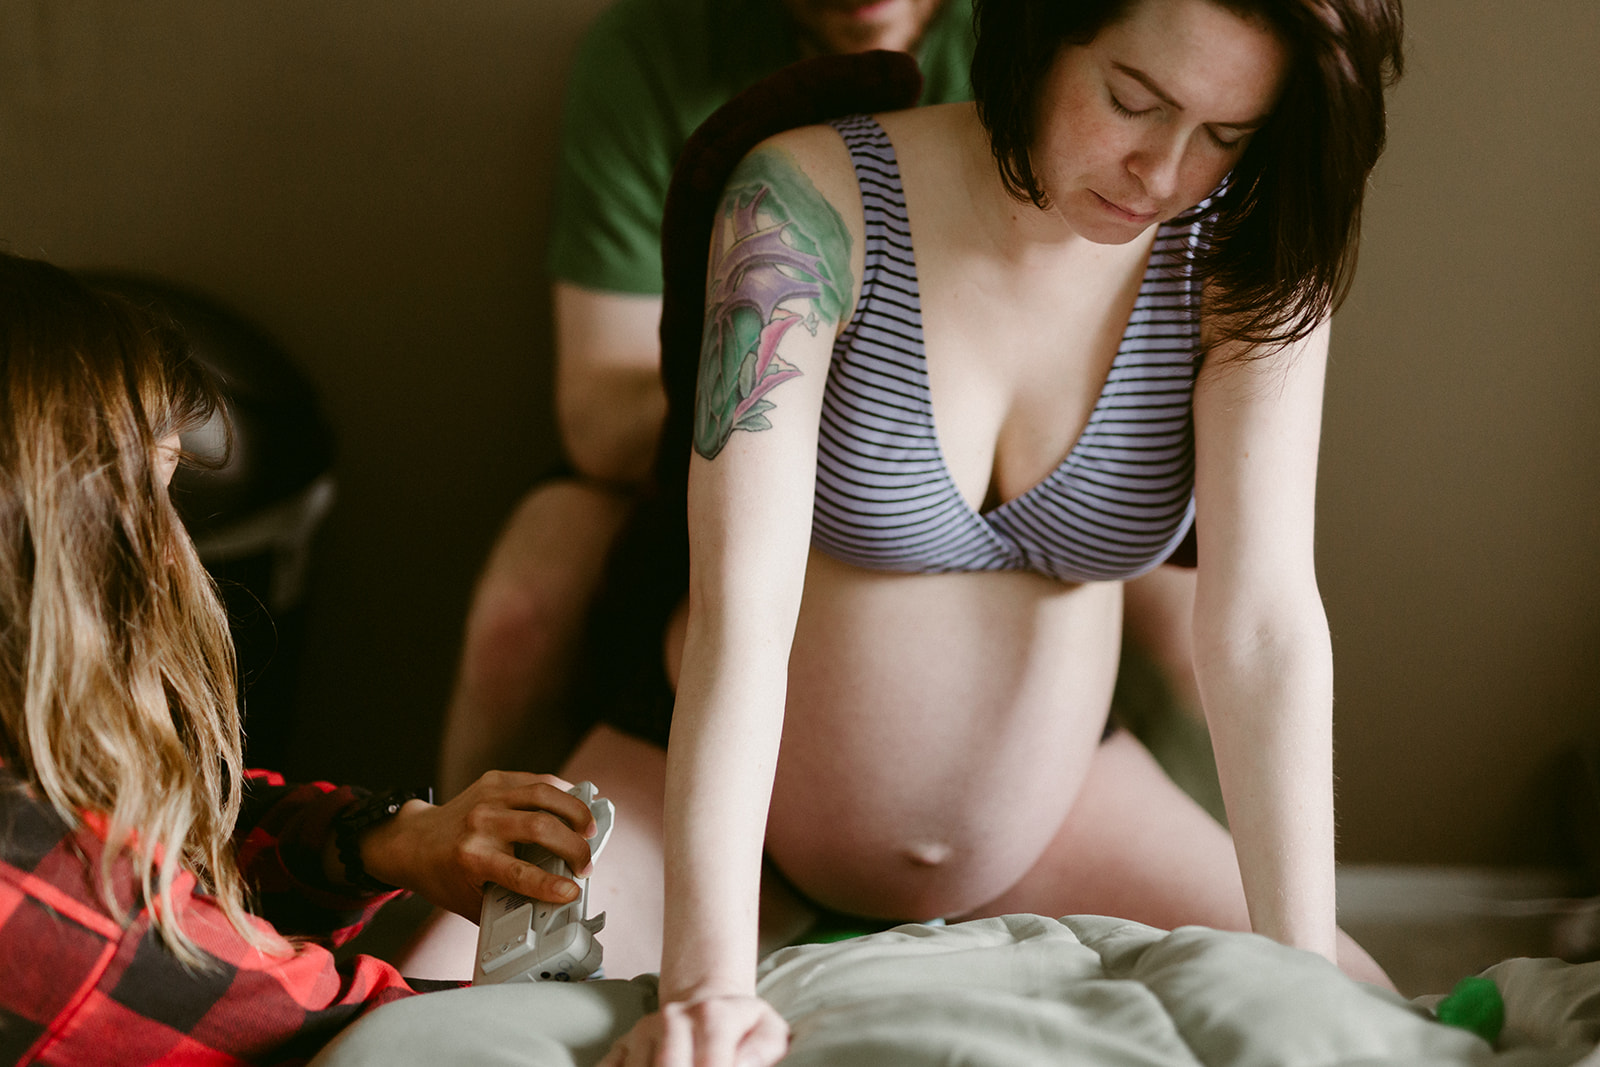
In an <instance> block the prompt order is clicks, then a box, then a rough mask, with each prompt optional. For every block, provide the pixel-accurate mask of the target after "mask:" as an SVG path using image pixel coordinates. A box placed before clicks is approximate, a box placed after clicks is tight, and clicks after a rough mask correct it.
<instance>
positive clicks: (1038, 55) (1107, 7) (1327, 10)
mask: <svg viewBox="0 0 1600 1067" xmlns="http://www.w3.org/2000/svg"><path fill="white" fill-rule="evenodd" d="M1136 2H1137V0H975V14H974V20H975V23H976V26H977V34H978V45H977V51H976V53H975V54H974V57H973V61H972V88H973V93H974V96H975V98H976V100H977V105H978V115H979V117H980V118H981V119H982V121H983V124H984V126H985V128H986V129H987V130H988V131H989V140H990V146H991V148H992V149H993V151H994V156H995V161H996V163H997V164H998V166H999V169H1000V177H1001V180H1002V181H1003V182H1004V183H1005V185H1006V188H1007V189H1008V190H1009V191H1010V192H1011V194H1012V195H1013V196H1015V197H1016V198H1017V199H1019V200H1026V201H1032V202H1033V203H1034V204H1036V205H1038V206H1039V207H1041V208H1042V207H1046V206H1048V205H1049V202H1050V201H1049V190H1047V189H1044V188H1042V187H1041V186H1040V183H1039V179H1038V176H1037V175H1036V174H1035V173H1034V169H1033V164H1032V160H1031V158H1030V153H1031V150H1032V147H1033V145H1034V142H1035V138H1036V136H1037V132H1038V126H1039V115H1038V114H1037V110H1038V109H1037V101H1038V99H1039V93H1040V88H1041V86H1042V84H1043V81H1044V79H1045V77H1046V76H1047V75H1048V74H1049V72H1050V69H1051V67H1052V65H1053V64H1054V62H1055V59H1056V57H1057V55H1058V54H1059V53H1060V51H1061V48H1062V47H1063V46H1065V45H1074V44H1076V45H1082V44H1087V43H1088V42H1090V41H1092V40H1093V39H1094V37H1095V36H1096V35H1097V34H1098V33H1099V32H1100V31H1101V30H1102V29H1103V28H1105V27H1106V26H1108V25H1110V24H1111V23H1113V22H1115V21H1117V20H1118V19H1120V18H1122V17H1123V16H1124V15H1125V14H1126V13H1127V11H1128V10H1129V9H1130V8H1131V7H1132V6H1133V5H1134V3H1136ZM1216 2H1217V3H1219V4H1221V6H1223V7H1225V8H1227V9H1228V10H1229V11H1233V12H1235V13H1237V14H1239V15H1241V16H1244V17H1247V18H1254V19H1260V20H1262V21H1263V22H1265V23H1266V24H1267V25H1269V26H1271V27H1272V28H1273V29H1274V30H1275V31H1276V32H1277V33H1278V34H1279V35H1280V37H1281V38H1282V39H1283V41H1284V42H1285V43H1286V44H1287V45H1288V47H1289V51H1290V56H1291V58H1290V66H1289V73H1288V78H1287V80H1286V81H1285V83H1284V87H1283V93H1282V96H1281V97H1280V98H1279V100H1278V104H1277V107H1276V108H1275V109H1274V110H1273V114H1272V117H1271V119H1270V120H1269V121H1268V122H1267V124H1266V125H1265V126H1264V127H1262V128H1261V129H1260V130H1259V131H1257V132H1256V134H1255V135H1254V137H1253V138H1252V139H1251V142H1250V145H1249V147H1248V148H1246V150H1245V152H1244V155H1243V156H1242V157H1241V158H1240V160H1239V162H1238V164H1237V165H1236V166H1235V167H1234V169H1233V172H1232V174H1231V176H1230V178H1229V180H1228V182H1227V183H1226V188H1225V191H1224V192H1223V193H1222V194H1221V195H1220V196H1218V197H1217V198H1216V199H1215V200H1214V201H1213V209H1212V211H1211V212H1210V214H1209V215H1208V217H1207V218H1206V220H1205V234H1206V242H1205V247H1204V248H1203V249H1202V250H1201V251H1200V252H1199V253H1198V254H1197V257H1196V263H1195V267H1196V269H1197V270H1198V271H1199V272H1200V274H1201V276H1202V277H1203V278H1204V279H1205V280H1206V283H1207V293H1206V299H1207V309H1208V311H1209V312H1210V313H1212V314H1213V315H1214V316H1215V320H1214V321H1215V322H1216V323H1217V324H1218V330H1217V333H1216V337H1217V339H1218V340H1228V341H1240V342H1245V343H1248V344H1255V345H1263V346H1273V345H1279V344H1284V343H1287V342H1289V341H1293V340H1296V339H1298V338H1301V337H1304V336H1305V335H1306V334H1308V333H1310V332H1311V331H1312V330H1313V329H1314V328H1315V327H1316V326H1317V324H1318V323H1319V322H1321V321H1322V320H1323V319H1324V318H1326V317H1327V316H1328V315H1329V314H1330V313H1331V312H1332V311H1333V309H1334V308H1336V307H1337V306H1338V305H1339V303H1340V302H1341V301H1342V300H1343V299H1344V296H1345V294H1346V292H1347V291H1348V290H1349V288H1350V281H1351V278H1352V276H1353V274H1354V271H1355V261H1356V247H1357V243H1358V239H1359V234H1360V228H1361V202H1362V197H1363V195H1364V193H1365V192H1366V184H1367V176H1368V175H1369V174H1370V173H1371V171H1372V167H1373V165H1374V164H1375V163H1377V161H1378V155H1379V154H1380V153H1381V152H1382V151H1383V143H1384V103H1383V97H1384V90H1385V89H1386V88H1387V87H1388V86H1390V85H1392V84H1393V83H1394V81H1395V79H1397V78H1398V77H1399V75H1400V71H1401V66H1402V56H1401V47H1400V46H1401V37H1402V21H1403V20H1402V14H1401V9H1400V0H1216Z"/></svg>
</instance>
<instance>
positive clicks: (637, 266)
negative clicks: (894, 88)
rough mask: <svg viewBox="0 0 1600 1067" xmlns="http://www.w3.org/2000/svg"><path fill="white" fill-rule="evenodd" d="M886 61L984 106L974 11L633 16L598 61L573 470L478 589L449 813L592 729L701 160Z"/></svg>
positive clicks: (590, 60)
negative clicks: (767, 83) (602, 598)
mask: <svg viewBox="0 0 1600 1067" xmlns="http://www.w3.org/2000/svg"><path fill="white" fill-rule="evenodd" d="M874 48H886V49H893V50H898V51H909V52H911V53H912V54H913V55H915V56H916V58H917V62H918V65H919V67H920V68H921V70H922V73H923V79H924V88H923V96H922V102H923V103H946V102H952V101H964V100H970V99H971V98H972V96H971V88H970V85H969V81H968V67H969V65H970V63H971V60H972V49H973V35H972V5H971V0H877V2H875V3H868V4H860V3H853V2H851V0H617V2H616V3H615V4H613V5H612V6H610V7H609V8H608V9H607V10H606V11H604V12H602V13H601V14H600V15H599V16H598V17H597V19H596V20H595V22H594V24H593V25H592V26H591V28H590V30H589V32H588V34H587V35H586V37H585V38H584V40H583V42H582V43H581V45H580V47H579V51H578V53H577V56H576V58H575V61H574V64H573V72H572V76H571V82H570V84H569V87H568V96H567V101H566V109H565V114H564V118H563V124H562V138H561V146H560V161H559V168H558V173H557V177H556V190H555V205H554V212H553V222H552V234H551V240H550V247H549V271H550V276H551V279H552V297H553V302H554V311H555V327H556V409H557V421H558V424H559V428H560V435H561V442H562V446H563V452H564V454H565V458H566V461H567V464H568V465H569V470H568V471H566V472H564V473H563V475H562V476H560V477H556V478H552V479H549V480H546V481H544V482H542V483H541V484H540V485H538V486H537V487H535V488H534V489H533V490H532V491H531V492H530V493H529V494H528V495H527V496H526V497H524V498H523V500H522V501H521V502H520V503H519V504H518V506H517V508H516V510H515V511H514V512H513V514H512V516H511V518H510V520H509V521H508V522H507V524H506V526H505V528H504V529H503V530H502V531H501V533H500V536H499V539H498V540H497V542H496V544H495V546H494V548H493V550H492V551H491V553H490V556H489V560H488V563H487V564H486V566H485V568H484V571H483V573H482V575H481V576H480V578H479V580H478V585H477V588H476V590H475V592H474V596H473V602H472V606H471V608H470V610H469V613H468V617H467V626H466V636H465V641H464V646H463V650H462V656H461V662H460V667H459V671H458V674H457V680H456V685H455V690H454V692H453V694H452V697H451V702H450V707H449V709H448V712H447V715H446V720H445V729H444V737H443V746H442V752H441V757H440V777H439V783H440V786H441V789H442V791H443V792H444V794H445V795H446V796H450V795H453V794H454V793H455V792H457V791H458V790H460V789H462V788H465V787H466V786H467V785H468V784H470V783H471V782H473V781H475V780H476V778H477V777H478V775H479V774H481V773H482V772H483V771H484V770H486V769H488V768H489V767H491V766H501V765H505V764H506V763H507V762H508V760H509V761H511V762H512V763H514V764H516V765H526V766H551V767H553V766H556V765H558V764H559V763H560V762H561V760H562V759H563V758H564V757H565V756H566V755H567V753H568V751H570V749H571V747H572V745H573V743H574V742H575V741H576V740H577V732H578V730H579V729H580V728H581V727H582V725H583V724H581V723H578V722H575V721H573V719H574V717H573V716H571V715H568V714H565V713H564V711H563V708H562V707H561V704H562V693H563V690H564V688H565V686H566V684H567V682H568V679H569V677H570V674H571V671H572V668H573V664H574V661H575V659H576V649H577V643H578V640H579V636H580V633H581V631H582V628H583V619H584V616H585V613H586V611H587V608H588V605H589V603H590V602H591V600H592V599H593V596H594V592H595V589H596V587H597V585H598V583H599V580H600V575H601V571H602V568H603V565H604V561H605V557H606V554H607V552H608V551H609V549H610V546H611V544H612V543H613V541H614V539H615V537H616V535H617V534H618V532H619V531H620V529H621V527H622V524H623V522H624V521H625V520H626V518H627V515H628V514H629V511H630V509H631V506H632V501H633V493H634V491H635V489H636V487H637V486H639V485H640V484H641V483H642V482H643V480H644V479H645V477H646V475H647V473H648V472H649V469H650V464H651V462H652V460H653V458H654V451H655V445H656V439H657V437H658V436H659V434H660V430H661V421H662V419H663V417H664V415H665V411H666V397H665V394H664V393H663V392H662V389H661V384H660V352H659V346H658V342H657V337H656V330H657V325H658V320H659V319H660V316H661V289H662V282H661V245H660V226H661V216H662V210H663V205H664V203H665V200H666V194H667V185H668V183H669V181H670V180H671V177H672V168H673V166H674V164H675V163H676V161H677V158H678V153H679V152H680V151H681V150H682V148H683V145H684V142H685V141H687V140H688V138H689V135H690V134H692V133H693V132H694V130H695V129H696V128H697V127H698V126H699V125H700V123H702V122H703V121H704V120H705V119H706V118H707V117H709V116H710V115H711V113H712V112H713V111H715V110H716V109H717V108H718V107H720V106H721V105H722V104H723V103H725V102H726V101H727V100H729V99H730V98H732V97H733V96H734V95H736V94H737V93H738V92H739V91H741V90H742V89H744V88H746V87H748V86H749V85H752V84H754V83H755V82H757V81H759V80H761V79H762V78H764V77H766V76H767V75H769V74H772V73H773V72H775V71H777V70H779V69H781V68H782V67H784V66H787V65H788V64H790V63H792V62H794V61H796V60H798V59H801V58H803V57H805V56H808V55H817V54H825V53H844V52H860V51H866V50H869V49H874ZM519 757H520V758H519ZM524 761H525V762H524Z"/></svg>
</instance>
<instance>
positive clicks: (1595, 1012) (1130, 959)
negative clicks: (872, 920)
mask: <svg viewBox="0 0 1600 1067" xmlns="http://www.w3.org/2000/svg"><path fill="white" fill-rule="evenodd" d="M1485 973H1486V974H1487V975H1488V976H1489V977H1490V978H1492V979H1493V980H1494V981H1495V983H1496V984H1497V985H1498V986H1499V989H1500V992H1501V995H1502V997H1503V999H1504V1001H1505V1005H1506V1026H1505V1030H1504V1031H1503V1033H1502V1034H1501V1038H1500V1040H1499V1042H1498V1043H1497V1045H1496V1046H1494V1047H1491V1046H1490V1045H1489V1044H1488V1043H1487V1042H1485V1041H1483V1040H1482V1039H1480V1038H1478V1037H1476V1036H1474V1035H1473V1034H1470V1033H1468V1032H1466V1031H1464V1030H1458V1029H1455V1028H1452V1027H1447V1026H1444V1025H1441V1024H1440V1023H1438V1022H1436V1021H1434V1020H1433V1018H1432V1014H1431V1011H1430V1010H1429V1009H1430V1008H1431V1007H1432V1004H1433V1002H1435V1001H1437V1000H1438V997H1424V998H1419V999H1418V1000H1416V1001H1407V1000H1404V999H1402V998H1401V997H1399V996H1397V995H1394V994H1391V993H1388V992H1385V991H1382V990H1378V989H1375V988H1373V987H1371V986H1365V985H1361V984H1359V983H1356V982H1353V981H1351V980H1350V979H1348V978H1346V977H1345V976H1344V975H1343V974H1342V973H1341V972H1340V971H1339V970H1338V969H1337V968H1335V967H1334V966H1333V965H1332V964H1330V963H1328V962H1327V961H1326V960H1323V959H1322V958H1320V957H1318V956H1314V955H1311V954H1309V953H1305V952H1298V951H1295V950H1293V949H1288V948H1284V947H1283V946H1281V945H1278V944H1276V943H1274V942H1272V941H1270V940H1268V939H1266V938H1263V937H1257V936H1254V935H1250V934H1236V933H1220V932H1218V931H1214V930H1206V929H1201V928H1198V927H1186V928H1183V929H1179V930H1176V931H1173V932H1171V933H1167V932H1164V931H1161V930H1154V929H1151V928H1150V927H1146V926H1141V925H1139V924H1138V923H1131V922H1126V921H1124V920H1120V919H1108V918H1101V917H1097V916H1070V917H1068V918H1065V919H1060V920H1056V919H1047V918H1043V917H1040V916H1034V915H1012V916H1006V917H1005V918H1000V919H984V920H979V921H976V922H969V923H961V924H959V925H955V926H948V927H926V926H902V927H897V928H896V929H893V930H888V931H885V932H883V933H879V934H873V935H871V936H868V937H863V938H857V939H855V940H852V941H844V942H839V943H836V944H830V945H804V946H798V947H795V948H788V949H784V950H782V951H780V952H777V953H774V954H773V955H772V956H771V957H769V958H768V959H767V961H766V962H765V963H764V964H763V965H762V968H761V981H760V991H761V994H762V995H763V996H765V997H766V998H767V999H768V1000H769V1001H770V1002H771V1003H772V1004H773V1005H774V1006H776V1007H777V1008H778V1010H779V1011H781V1012H782V1013H783V1015H784V1016H785V1017H786V1018H787V1019H788V1020H789V1023H790V1025H791V1027H792V1028H793V1035H794V1041H793V1044H792V1046H791V1049H790V1053H789V1056H788V1058H787V1059H786V1060H785V1061H784V1063H785V1064H786V1065H787V1067H958V1065H959V1067H1030V1065H1034V1064H1040V1065H1044V1064H1050V1065H1056V1064H1073V1065H1077V1064H1084V1065H1096V1067H1098V1065H1107V1067H1112V1065H1115V1067H1198V1065H1206V1067H1221V1065H1228V1067H1331V1065H1334V1064H1340V1065H1363V1067H1377V1065H1394V1067H1435V1065H1438V1067H1444V1065H1480V1064H1481V1065H1490V1067H1571V1065H1574V1064H1578V1063H1579V1062H1580V1061H1584V1060H1585V1059H1586V1057H1590V1056H1591V1054H1594V1053H1595V1048H1596V1043H1597V1042H1600V964H1585V965H1571V964H1564V963H1560V962H1558V961H1553V960H1508V961H1506V962H1504V963H1501V964H1498V965H1496V966H1495V967H1492V968H1490V969H1489V970H1488V971H1487V972H1485ZM1440 992H1441V993H1443V992H1445V991H1443V990H1441V991H1440ZM654 1001H655V985H654V981H653V979H652V978H650V977H648V976H646V977H641V978H639V979H635V980H634V981H632V982H621V981H607V982H594V983H588V984H586V985H580V986H553V985H548V984H546V985H523V986H491V987H486V988H479V989H468V990H461V991H458V992H450V993H435V994H430V995H428V996H424V997H417V998H414V999H412V1000H409V1001H404V1002H401V1003H398V1004H394V1005H391V1006H389V1007H386V1008H383V1009H381V1010H380V1011H378V1012H377V1013H375V1015H374V1016H373V1017H371V1018H370V1019H369V1020H367V1021H366V1022H363V1023H361V1024H359V1025H357V1026H356V1027H355V1028H354V1029H353V1030H352V1031H351V1032H349V1033H348V1034H347V1035H346V1036H345V1038H344V1039H342V1040H341V1041H339V1042H337V1043H336V1045H335V1046H333V1047H331V1048H330V1049H329V1050H328V1051H327V1052H325V1053H324V1054H323V1056H321V1057H319V1058H318V1060H317V1061H316V1064H317V1067H356V1065H367V1064H383V1065H385V1067H390V1065H399V1064H409V1063H429V1064H432V1063H446V1062H448V1063H462V1064H468V1063H482V1064H495V1065H505V1067H511V1065H518V1067H582V1065H588V1064H593V1063H594V1062H595V1061H596V1060H597V1059H598V1058H599V1057H600V1055H601V1054H603V1052H604V1050H605V1048H606V1047H607V1046H608V1045H609V1043H610V1040H611V1039H612V1038H613V1037H614V1036H615V1035H616V1034H618V1033H621V1032H623V1031H625V1030H626V1029H627V1028H628V1027H629V1026H631V1025H632V1023H633V1022H634V1020H636V1019H637V1018H638V1017H639V1016H640V1015H641V1014H642V1013H643V1012H645V1011H648V1010H651V1009H652V1008H653V1007H654ZM1584 1067H1600V1054H1595V1055H1594V1056H1593V1064H1592V1065H1591V1064H1589V1063H1585V1064H1584Z"/></svg>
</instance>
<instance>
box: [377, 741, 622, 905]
mask: <svg viewBox="0 0 1600 1067" xmlns="http://www.w3.org/2000/svg"><path fill="white" fill-rule="evenodd" d="M569 788H571V786H570V784H569V783H567V782H565V781H563V780H562V779H560V778H557V777H555V776H553V775H548V774H525V773H522V772H518V771H490V772H488V773H487V774H485V775H484V776H483V777H481V778H479V779H478V780H477V781H476V782H474V783H472V784H471V785H470V786H468V787H467V788H466V789H465V790H463V791H462V792H461V793H460V795H458V796H456V797H455V798H454V799H452V800H450V801H448V802H446V803H444V804H441V805H437V806H435V805H433V804H429V803H427V802H425V801H421V800H413V801H410V802H408V803H407V804H406V805H405V806H404V807H402V808H401V809H400V811H399V812H398V813H397V814H396V815H395V817H394V818H392V819H389V820H387V821H386V822H382V823H379V824H378V825H377V826H375V827H373V828H372V829H371V830H369V831H368V832H367V833H366V834H365V835H363V836H362V838H361V840H360V845H361V861H362V865H363V866H365V867H366V869H367V873H369V874H371V875H372V876H373V877H375V878H378V879H380V880H381V881H385V882H388V883H389V884H391V885H397V886H399V887H401V888H402V889H410V890H413V891H415V892H417V893H420V894H422V896H424V897H425V898H427V899H428V900H429V901H430V902H432V903H433V904H436V905H438V906H439V907H441V908H445V909H448V910H450V911H453V912H455V913H456V914H457V915H461V916H464V917H466V918H468V919H471V920H472V921H473V922H477V921H478V916H479V915H480V914H481V912H482V910H483V884H484V883H485V882H494V883H496V884H497V885H501V886H504V887H505V888H507V889H510V890H513V891H514V892H517V893H521V894H522V895H523V896H525V897H532V898H534V899H537V900H546V901H550V902H552V903H558V904H563V903H566V902H567V901H570V900H572V899H574V898H576V897H577V895H578V886H577V883H576V882H573V881H572V880H571V879H567V878H558V877H556V876H555V875H552V874H550V873H548V872H546V871H543V870H540V869H539V868H538V867H536V866H534V865H533V864H531V863H526V862H524V861H522V860H519V859H517V857H516V855H515V854H514V853H513V851H512V848H513V846H514V845H516V844H518V843H529V844H537V845H543V846H544V847H545V848H547V849H549V850H550V851H551V852H553V853H555V854H556V855H557V856H560V857H561V858H562V859H563V860H565V861H566V862H567V866H568V867H569V868H571V870H572V872H573V873H574V874H576V875H580V876H581V875H585V874H587V873H588V867H589V842H588V841H587V840H586V838H588V837H590V836H592V835H593V834H594V833H595V832H596V831H597V829H598V828H597V827H596V826H595V822H594V817H593V816H592V815H591V814H590V813H589V808H588V806H587V805H586V804H584V803H583V801H581V800H579V799H578V798H577V797H575V796H572V795H571V794H569V793H568V792H567V790H568V789H569Z"/></svg>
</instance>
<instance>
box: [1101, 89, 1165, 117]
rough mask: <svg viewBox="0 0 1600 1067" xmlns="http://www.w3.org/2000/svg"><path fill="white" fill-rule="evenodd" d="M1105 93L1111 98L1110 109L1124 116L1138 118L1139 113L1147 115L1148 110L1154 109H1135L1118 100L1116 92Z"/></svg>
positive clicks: (1152, 109)
mask: <svg viewBox="0 0 1600 1067" xmlns="http://www.w3.org/2000/svg"><path fill="white" fill-rule="evenodd" d="M1106 95H1107V96H1108V97H1110V99H1111V110H1113V111H1115V112H1116V113H1117V114H1119V115H1122V116H1124V117H1126V118H1130V119H1132V118H1138V117H1139V116H1140V115H1148V114H1149V113H1150V112H1152V111H1154V110H1155V108H1150V107H1147V108H1145V109H1144V110H1142V111H1135V110H1134V109H1133V108H1131V107H1129V106H1128V105H1126V104H1124V103H1123V102H1122V101H1121V100H1118V99H1117V94H1116V93H1108V94H1106Z"/></svg>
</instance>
